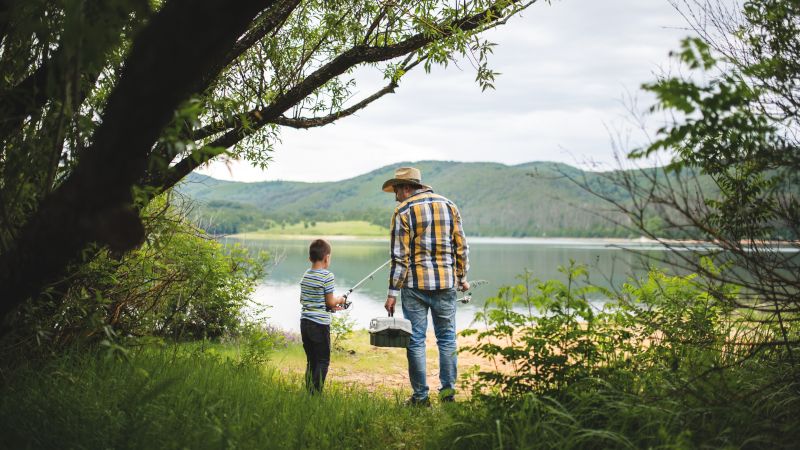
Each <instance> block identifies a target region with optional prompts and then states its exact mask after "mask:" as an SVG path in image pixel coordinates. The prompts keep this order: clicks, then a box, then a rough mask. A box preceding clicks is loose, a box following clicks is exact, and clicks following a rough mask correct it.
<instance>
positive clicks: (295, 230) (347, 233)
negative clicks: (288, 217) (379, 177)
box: [233, 220, 389, 239]
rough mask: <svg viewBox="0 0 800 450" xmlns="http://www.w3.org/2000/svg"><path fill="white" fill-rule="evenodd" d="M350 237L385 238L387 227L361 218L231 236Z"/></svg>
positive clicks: (293, 225)
mask: <svg viewBox="0 0 800 450" xmlns="http://www.w3.org/2000/svg"><path fill="white" fill-rule="evenodd" d="M312 236H317V237H323V236H324V237H336V236H340V237H352V238H387V237H388V236H389V229H388V228H384V227H379V226H377V225H374V224H371V223H369V222H365V221H361V220H348V221H341V222H310V223H309V222H300V223H296V224H289V225H284V226H281V225H276V226H273V227H272V228H270V229H267V230H258V231H251V232H247V233H239V234H235V235H233V237H236V238H240V239H280V238H282V237H283V238H285V237H292V238H297V237H312Z"/></svg>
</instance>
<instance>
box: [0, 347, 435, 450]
mask: <svg viewBox="0 0 800 450" xmlns="http://www.w3.org/2000/svg"><path fill="white" fill-rule="evenodd" d="M1 392H2V393H1V394H0V435H2V437H3V439H2V440H0V446H1V447H3V448H9V449H11V448H14V449H18V448H121V449H124V448H167V449H170V448H176V449H177V448H192V449H206V448H208V449H211V448H213V449H218V448H278V449H279V448H395V447H404V448H422V447H427V446H430V445H431V442H432V440H433V439H434V438H435V430H434V429H433V428H432V427H433V426H434V425H432V424H443V423H445V422H444V420H446V416H445V415H444V414H442V413H441V411H440V410H420V409H409V408H406V407H403V406H402V405H400V404H399V403H398V402H396V401H392V400H387V399H385V398H377V397H373V396H371V395H370V394H368V393H366V392H363V391H358V390H354V389H348V388H342V387H339V386H336V385H329V386H326V392H325V393H324V394H323V395H317V396H310V395H309V394H307V393H306V392H305V391H304V390H303V388H302V383H301V382H300V380H298V379H296V378H293V377H291V376H286V375H283V374H281V373H280V372H277V371H275V370H272V369H263V368H259V367H255V366H248V365H242V364H241V363H239V362H237V361H236V360H234V359H231V358H227V357H225V356H223V355H222V354H220V353H219V352H214V351H210V352H209V351H199V350H194V351H192V350H188V349H187V348H186V347H183V348H179V347H174V348H171V349H163V350H159V351H156V350H144V351H138V352H135V353H133V354H132V355H131V356H130V358H129V359H128V360H117V359H108V358H104V357H101V356H98V355H96V354H90V353H79V354H73V355H70V356H65V357H62V358H59V359H57V360H54V361H51V362H49V363H47V364H45V365H43V366H40V367H26V368H22V369H18V370H17V371H16V372H15V373H13V374H12V375H11V378H10V379H6V382H5V383H4V385H3V386H2V391H1ZM437 426H438V425H437Z"/></svg>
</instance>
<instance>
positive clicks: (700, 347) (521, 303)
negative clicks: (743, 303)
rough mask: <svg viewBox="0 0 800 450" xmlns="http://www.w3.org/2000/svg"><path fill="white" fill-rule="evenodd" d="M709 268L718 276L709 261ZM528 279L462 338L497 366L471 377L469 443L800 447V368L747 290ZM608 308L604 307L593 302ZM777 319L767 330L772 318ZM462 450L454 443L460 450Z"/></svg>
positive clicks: (701, 283) (574, 271) (463, 423)
mask: <svg viewBox="0 0 800 450" xmlns="http://www.w3.org/2000/svg"><path fill="white" fill-rule="evenodd" d="M701 264H702V265H703V267H704V268H705V270H707V271H708V272H710V273H711V272H714V271H718V270H719V269H717V268H716V267H713V265H711V263H710V262H709V260H707V259H705V260H703V261H702V262H701ZM562 272H563V273H564V274H565V276H566V282H562V281H559V280H549V281H545V282H540V281H538V280H535V279H533V278H532V277H531V275H530V274H529V273H526V274H524V275H523V276H522V279H523V281H524V283H523V284H520V285H518V286H515V287H504V288H502V289H501V290H500V292H499V294H498V296H497V297H495V298H492V299H490V300H489V301H487V305H486V307H485V308H484V310H483V311H481V312H480V313H478V314H477V315H476V319H478V320H479V321H481V322H482V323H483V324H484V326H485V327H486V329H484V330H482V331H478V330H474V329H473V330H465V331H464V332H462V334H464V335H476V336H477V343H476V344H475V345H473V346H471V347H467V348H465V349H464V350H466V351H470V352H472V353H476V354H479V355H482V356H486V357H489V358H493V359H495V360H496V362H497V365H496V367H497V369H496V370H488V371H483V372H472V373H471V374H469V375H468V377H467V380H466V381H467V382H468V383H469V384H471V387H472V390H473V393H474V394H475V395H474V398H475V401H474V402H473V403H472V404H471V405H470V407H469V408H468V409H466V410H460V411H459V410H457V411H455V414H456V418H455V420H456V423H458V424H459V425H458V426H456V427H455V428H454V429H453V430H451V433H450V435H449V437H448V439H451V440H452V441H453V442H458V447H459V448H488V447H492V448H574V447H578V448H609V447H613V448H654V447H666V448H693V447H703V446H707V447H737V448H738V447H779V448H780V447H786V448H788V447H792V446H793V445H795V443H796V442H797V441H798V439H800V432H798V430H797V427H796V426H795V421H796V417H798V414H800V383H799V382H798V381H797V380H798V377H797V365H796V363H795V362H794V359H793V358H792V355H791V354H789V353H788V352H787V351H786V349H785V347H781V346H772V345H769V343H770V342H775V340H776V339H775V338H776V336H777V334H778V333H785V335H786V336H789V338H790V339H796V337H797V335H798V329H797V326H796V325H794V322H788V323H786V324H784V327H783V328H776V327H775V326H774V324H772V323H770V322H769V321H764V320H761V317H760V316H759V315H754V314H751V313H749V311H751V309H750V308H744V309H735V308H732V307H731V306H730V305H733V304H736V301H740V300H739V299H740V297H739V293H738V290H737V289H736V288H734V287H732V286H728V285H720V284H718V283H713V282H710V281H708V280H705V279H703V278H701V277H699V276H697V275H688V276H670V275H667V274H665V273H664V272H662V271H658V270H653V271H651V272H650V273H649V274H648V276H647V277H646V278H645V279H643V280H631V282H629V283H627V284H626V285H624V286H623V288H622V289H621V291H620V292H619V293H613V292H609V291H607V290H604V289H600V288H598V287H594V286H591V285H589V284H588V282H587V281H586V279H587V274H586V270H585V267H583V266H579V265H575V264H574V263H572V264H571V265H570V266H569V267H567V268H562ZM597 294H601V295H605V296H607V302H606V303H605V305H604V306H603V307H602V308H600V307H595V306H593V304H592V302H591V301H590V298H589V297H590V295H597ZM765 322H766V323H765ZM454 446H455V445H454Z"/></svg>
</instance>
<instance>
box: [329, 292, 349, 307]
mask: <svg viewBox="0 0 800 450" xmlns="http://www.w3.org/2000/svg"><path fill="white" fill-rule="evenodd" d="M344 302H345V300H344V297H335V296H334V295H333V292H328V293H326V294H325V306H327V307H328V309H332V310H334V311H339V310H340V309H342V308H341V305H343V304H344Z"/></svg>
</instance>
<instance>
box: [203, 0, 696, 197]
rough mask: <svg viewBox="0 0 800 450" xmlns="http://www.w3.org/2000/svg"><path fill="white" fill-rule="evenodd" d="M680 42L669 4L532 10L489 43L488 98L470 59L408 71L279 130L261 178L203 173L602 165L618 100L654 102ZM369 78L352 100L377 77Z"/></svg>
mask: <svg viewBox="0 0 800 450" xmlns="http://www.w3.org/2000/svg"><path fill="white" fill-rule="evenodd" d="M687 34H689V31H687V30H686V24H685V22H684V20H683V18H682V17H681V16H680V14H679V13H678V12H677V11H676V10H675V9H673V7H672V6H671V5H670V3H669V2H668V1H667V0H553V2H552V5H547V4H546V3H544V2H541V3H540V4H535V5H533V6H532V7H530V8H529V9H528V10H527V11H526V12H525V13H524V14H523V16H521V17H515V18H514V19H512V20H510V21H509V23H508V24H507V25H505V26H503V27H501V28H499V29H497V30H495V31H492V33H491V34H490V35H489V37H490V40H492V41H493V42H496V43H497V44H498V46H497V47H496V48H495V52H494V55H493V57H492V58H491V60H490V65H491V67H492V68H493V69H494V70H495V71H498V72H501V75H500V76H499V77H498V78H497V80H496V83H495V87H496V90H487V91H486V92H481V90H480V88H479V86H478V85H477V84H476V83H475V81H474V78H475V71H474V69H473V68H472V67H471V66H470V65H469V63H462V64H460V66H461V68H460V69H459V68H458V67H455V66H453V65H451V66H450V67H449V68H447V69H435V70H433V71H432V72H431V73H430V74H425V73H424V71H422V70H418V71H417V72H415V73H411V74H409V75H408V76H407V77H405V78H404V79H403V80H402V82H401V85H400V87H399V89H397V91H396V93H395V94H391V95H388V96H385V97H384V98H382V99H380V100H378V101H377V102H375V103H373V104H372V105H370V106H369V107H367V108H366V109H364V110H362V111H361V112H359V113H358V115H357V116H351V117H348V118H345V119H342V120H340V121H338V122H336V123H335V124H332V125H328V126H326V127H323V128H317V129H311V130H292V129H284V130H283V131H282V132H281V136H282V143H281V144H279V146H278V148H277V150H276V151H275V152H274V153H273V157H274V161H273V162H272V163H271V165H270V166H269V168H267V169H266V170H265V171H261V170H259V169H255V168H252V167H250V166H249V164H248V163H246V162H241V163H234V164H229V165H225V164H222V163H214V164H212V165H211V166H210V167H208V168H206V169H203V170H201V172H202V173H206V174H209V175H211V176H214V177H217V178H222V179H228V180H231V179H232V180H238V181H262V180H278V179H280V180H296V181H334V180H342V179H346V178H350V177H354V176H356V175H360V174H362V173H365V172H368V171H370V170H373V169H377V168H379V167H382V166H385V165H387V164H391V163H395V162H398V161H409V160H410V161H418V160H452V161H494V162H500V163H504V164H519V163H524V162H530V161H560V162H566V163H569V164H572V165H578V166H582V167H584V168H588V167H589V165H588V164H587V163H588V162H590V161H594V162H599V163H601V164H606V165H607V166H608V165H610V164H612V161H613V151H612V145H611V139H610V133H611V132H614V130H623V131H624V130H625V129H626V128H628V122H629V121H630V114H629V113H628V110H627V107H626V104H628V102H627V101H626V100H625V99H626V98H627V97H629V96H631V95H633V96H635V97H637V98H638V102H639V104H640V106H641V107H642V108H643V107H645V106H647V105H649V104H650V103H652V99H651V98H650V97H648V96H647V95H646V94H644V93H642V92H641V91H640V89H639V87H640V85H641V84H642V83H644V82H648V81H652V80H653V79H654V78H655V74H656V73H660V72H661V71H662V70H663V69H665V68H667V67H668V66H669V64H670V60H669V57H668V53H669V51H670V50H674V49H676V48H678V45H679V42H680V39H681V38H682V37H684V36H686V35H687ZM420 69H421V68H420ZM415 70H417V69H415ZM373 71H374V70H373ZM368 75H373V74H368ZM372 78H373V79H374V81H373V82H371V83H366V84H365V86H364V88H363V91H361V94H362V96H363V95H368V94H370V93H371V91H370V90H368V89H367V87H368V86H367V85H369V86H376V84H374V83H375V82H377V81H380V77H379V74H377V73H375V74H374V76H373V77H372ZM633 139H634V141H635V140H636V139H638V138H637V136H636V134H634V136H633ZM423 177H424V174H423Z"/></svg>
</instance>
